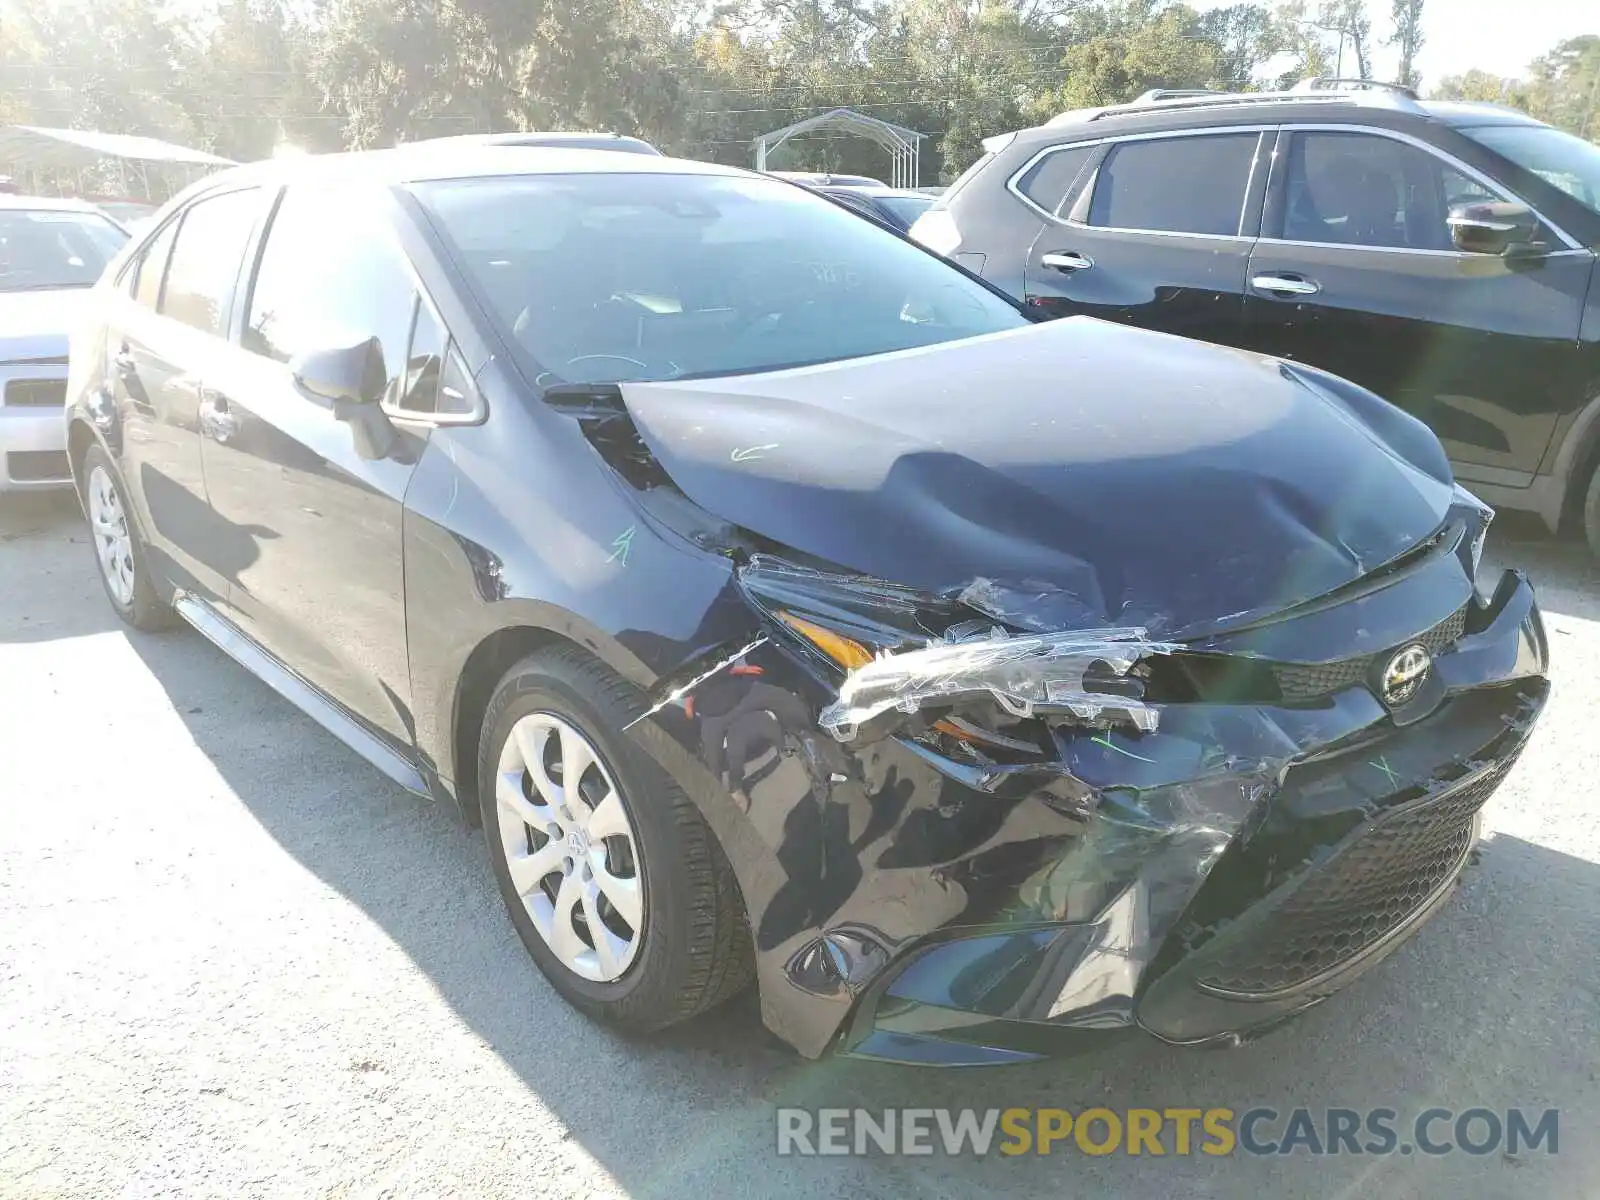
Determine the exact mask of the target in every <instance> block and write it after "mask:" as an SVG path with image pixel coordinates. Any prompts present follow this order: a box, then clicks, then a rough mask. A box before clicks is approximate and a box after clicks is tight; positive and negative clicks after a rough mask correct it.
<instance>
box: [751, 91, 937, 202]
mask: <svg viewBox="0 0 1600 1200" xmlns="http://www.w3.org/2000/svg"><path fill="white" fill-rule="evenodd" d="M818 130H828V131H833V130H837V131H840V132H843V133H850V134H855V135H856V136H857V137H864V138H867V139H869V140H871V141H874V142H877V143H878V145H880V146H882V147H883V148H884V149H885V150H887V151H888V152H889V163H890V167H889V182H890V183H891V184H892V185H893V186H895V187H898V188H914V187H916V186H917V181H918V179H919V178H920V177H921V168H922V164H921V159H922V139H923V138H924V137H925V136H927V135H926V134H921V133H918V132H917V131H916V130H915V129H907V128H906V127H905V126H904V125H896V124H894V123H893V122H890V121H882V120H879V119H878V118H877V117H869V116H867V115H866V114H865V113H859V112H856V111H855V110H854V109H853V108H835V109H832V110H830V111H828V112H825V113H820V114H818V115H817V116H814V117H807V118H806V119H805V120H803V121H796V122H795V123H794V124H793V125H785V126H784V127H783V128H782V129H774V130H773V131H772V132H771V133H763V134H762V135H761V136H760V137H758V138H756V139H755V147H756V170H758V171H765V170H766V169H767V155H769V154H771V153H772V152H773V151H774V150H776V149H777V148H778V147H779V146H781V145H783V144H784V143H785V142H787V141H788V140H789V139H790V138H793V137H799V136H801V135H802V134H807V133H815V132H817V131H818Z"/></svg>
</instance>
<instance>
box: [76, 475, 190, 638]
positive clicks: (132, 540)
mask: <svg viewBox="0 0 1600 1200" xmlns="http://www.w3.org/2000/svg"><path fill="white" fill-rule="evenodd" d="M79 471H80V475H79V486H80V489H81V492H82V495H83V505H84V512H85V514H86V515H87V516H88V518H89V544H90V547H91V548H92V549H93V550H94V556H95V568H96V570H95V574H97V575H98V576H99V577H100V586H101V588H102V589H104V591H105V594H106V599H107V600H109V601H110V602H111V607H112V608H113V609H114V610H115V611H116V614H117V616H119V617H121V618H122V619H123V621H125V622H126V623H127V624H129V625H131V626H133V628H135V629H142V630H146V631H149V632H153V631H155V630H158V629H170V628H171V627H172V626H173V625H174V624H175V623H176V619H177V614H176V613H174V612H173V611H172V607H171V606H170V605H169V604H167V603H166V601H164V600H162V599H161V596H160V593H158V592H157V591H156V588H155V584H154V580H153V579H152V578H151V574H150V567H149V565H148V562H147V556H146V555H145V552H144V539H143V538H142V537H141V536H140V535H139V523H138V521H137V520H135V518H134V516H133V512H132V509H131V508H130V507H129V505H128V493H127V490H126V489H125V488H124V487H123V485H122V477H121V476H120V475H118V474H117V469H116V467H115V465H113V464H112V462H111V456H110V455H108V454H107V453H106V452H105V450H103V449H102V448H101V447H99V446H91V447H89V450H88V452H87V453H86V454H85V455H84V456H83V463H82V465H81V467H80V468H79ZM108 520H109V521H110V523H111V526H110V527H107V521H108ZM117 530H120V536H121V538H122V545H121V553H120V554H118V553H116V544H115V541H114V539H115V538H116V537H117V536H118V534H117V532H116V531H117ZM113 559H115V560H117V561H118V562H119V563H120V568H119V567H113V566H112V565H110V564H111V562H112V560H113Z"/></svg>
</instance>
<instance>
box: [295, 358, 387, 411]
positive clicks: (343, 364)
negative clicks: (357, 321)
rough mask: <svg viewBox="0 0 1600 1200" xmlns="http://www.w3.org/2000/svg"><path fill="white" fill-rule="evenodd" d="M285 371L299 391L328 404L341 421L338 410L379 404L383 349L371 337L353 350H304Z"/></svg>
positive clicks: (383, 374)
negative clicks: (331, 405)
mask: <svg viewBox="0 0 1600 1200" xmlns="http://www.w3.org/2000/svg"><path fill="white" fill-rule="evenodd" d="M289 370H290V371H291V372H292V373H293V375H294V381H295V384H296V385H297V386H299V387H300V389H301V390H302V391H305V392H307V393H309V394H310V395H312V396H315V397H317V398H318V399H319V400H327V401H330V402H331V403H332V404H333V406H334V415H335V416H338V417H340V419H341V420H342V419H344V418H343V415H342V413H341V412H340V410H341V409H343V408H345V407H346V406H348V405H352V404H376V403H377V402H378V401H379V400H382V399H383V389H384V387H385V386H386V385H387V383H388V372H387V371H386V370H385V368H384V365H383V347H382V346H381V345H379V344H378V339H377V338H375V337H370V338H367V339H366V340H365V341H362V342H358V343H356V344H355V345H354V346H332V347H328V348H326V349H321V350H307V351H305V352H304V353H303V354H297V355H295V357H294V358H293V359H291V360H290V362H289Z"/></svg>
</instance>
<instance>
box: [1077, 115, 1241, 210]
mask: <svg viewBox="0 0 1600 1200" xmlns="http://www.w3.org/2000/svg"><path fill="white" fill-rule="evenodd" d="M1259 141H1260V135H1259V134H1258V133H1256V132H1255V131H1254V130H1251V131H1250V132H1248V133H1208V134H1195V135H1192V136H1189V137H1174V138H1149V139H1145V140H1141V141H1133V142H1122V143H1120V144H1118V145H1116V146H1113V147H1112V148H1111V152H1110V153H1109V154H1108V155H1107V156H1106V159H1105V162H1103V163H1102V164H1101V166H1100V170H1099V171H1098V172H1097V173H1096V177H1095V185H1094V198H1093V199H1092V200H1091V202H1090V204H1089V224H1090V225H1098V226H1101V227H1103V228H1109V229H1148V230H1154V231H1158V232H1166V233H1204V234H1217V235H1225V236H1231V235H1236V234H1238V232H1239V220H1240V217H1241V216H1242V215H1243V212H1244V196H1245V190H1246V188H1248V187H1249V185H1250V167H1251V164H1252V163H1254V161H1255V156H1256V144H1257V143H1258V142H1259Z"/></svg>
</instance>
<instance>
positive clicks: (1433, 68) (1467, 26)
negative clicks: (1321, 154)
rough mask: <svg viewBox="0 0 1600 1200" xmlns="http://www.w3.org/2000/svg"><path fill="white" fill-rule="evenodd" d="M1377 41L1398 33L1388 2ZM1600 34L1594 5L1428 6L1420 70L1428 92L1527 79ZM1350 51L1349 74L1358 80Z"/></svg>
mask: <svg viewBox="0 0 1600 1200" xmlns="http://www.w3.org/2000/svg"><path fill="white" fill-rule="evenodd" d="M1190 2H1191V3H1194V5H1195V7H1196V8H1199V9H1201V10H1202V11H1203V10H1205V9H1208V8H1221V7H1223V6H1224V5H1226V4H1227V3H1229V0H1190ZM1367 7H1368V11H1369V12H1370V13H1371V15H1372V32H1373V36H1374V38H1375V39H1376V40H1381V39H1384V38H1387V37H1388V36H1389V33H1390V31H1391V29H1392V25H1391V23H1390V20H1389V4H1388V3H1387V0H1368V5H1367ZM1585 33H1594V34H1600V4H1596V3H1595V2H1594V0H1515V2H1514V3H1512V4H1506V3H1505V2H1504V0H1426V4H1425V5H1424V7H1423V10H1422V36H1423V47H1422V52H1421V54H1419V55H1418V56H1417V69H1418V70H1419V71H1421V72H1422V87H1423V90H1424V91H1426V90H1427V89H1428V87H1429V86H1430V85H1432V84H1436V83H1438V82H1439V80H1440V79H1442V78H1444V77H1445V76H1446V75H1459V74H1461V73H1462V72H1463V71H1468V70H1471V69H1472V68H1473V67H1477V68H1478V69H1480V70H1483V71H1488V72H1489V73H1490V74H1493V75H1521V74H1522V73H1523V72H1524V71H1525V70H1526V69H1527V66H1528V64H1529V63H1530V62H1532V61H1533V60H1534V59H1535V58H1538V57H1539V55H1541V54H1543V53H1544V52H1545V51H1546V50H1549V49H1550V48H1551V47H1553V46H1554V45H1555V44H1556V43H1557V42H1559V41H1561V40H1562V39H1564V38H1569V37H1577V36H1578V35H1579V34H1585ZM1349 59H1350V54H1349V48H1348V47H1346V50H1345V64H1344V67H1345V70H1346V71H1348V72H1349V73H1350V74H1352V75H1353V74H1355V68H1354V65H1353V64H1352V63H1351V62H1350V61H1349ZM1394 66H1395V54H1394V52H1393V51H1391V50H1389V49H1387V48H1385V47H1382V46H1379V47H1377V48H1376V50H1375V53H1374V55H1373V64H1372V67H1373V74H1374V75H1375V76H1376V77H1377V78H1379V79H1385V78H1390V77H1391V76H1392V75H1393V73H1394Z"/></svg>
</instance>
